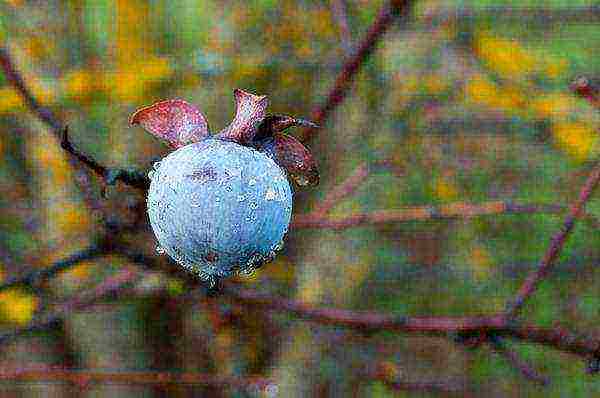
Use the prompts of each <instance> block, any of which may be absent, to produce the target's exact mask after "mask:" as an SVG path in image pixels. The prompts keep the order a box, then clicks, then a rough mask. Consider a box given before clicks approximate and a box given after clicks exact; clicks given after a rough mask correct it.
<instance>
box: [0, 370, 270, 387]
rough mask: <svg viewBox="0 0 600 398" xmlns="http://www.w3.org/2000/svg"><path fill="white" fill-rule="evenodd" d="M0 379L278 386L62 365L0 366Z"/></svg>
mask: <svg viewBox="0 0 600 398" xmlns="http://www.w3.org/2000/svg"><path fill="white" fill-rule="evenodd" d="M0 380H2V381H18V382H65V383H71V384H74V385H76V386H79V387H82V388H84V387H88V386H89V385H90V384H92V383H102V384H138V385H165V384H189V385H206V386H214V387H222V388H231V387H234V388H239V389H252V390H260V391H262V390H265V389H267V388H269V387H271V386H275V384H273V383H272V382H271V381H269V380H266V379H264V378H262V377H245V378H241V377H222V376H219V375H211V374H203V373H192V372H188V373H173V372H152V371H149V372H136V371H130V370H123V371H114V372H102V371H91V370H83V369H64V368H61V367H50V368H48V367H43V368H38V369H36V368H32V367H25V368H17V369H8V368H0Z"/></svg>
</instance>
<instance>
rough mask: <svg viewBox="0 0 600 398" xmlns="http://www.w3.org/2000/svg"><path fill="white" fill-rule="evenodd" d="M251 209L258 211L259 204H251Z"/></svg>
mask: <svg viewBox="0 0 600 398" xmlns="http://www.w3.org/2000/svg"><path fill="white" fill-rule="evenodd" d="M250 208H251V209H252V210H256V209H258V204H257V203H256V202H252V203H250Z"/></svg>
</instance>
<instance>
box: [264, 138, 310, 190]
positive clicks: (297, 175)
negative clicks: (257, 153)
mask: <svg viewBox="0 0 600 398" xmlns="http://www.w3.org/2000/svg"><path fill="white" fill-rule="evenodd" d="M259 149H261V150H263V151H265V152H268V153H270V154H271V155H272V156H273V157H274V158H275V161H276V162H277V164H278V165H279V166H281V167H283V168H284V169H285V170H286V171H287V173H288V175H289V176H290V177H291V178H292V179H294V181H296V183H297V184H298V185H301V186H305V185H313V186H314V185H317V184H319V171H318V169H317V162H316V161H315V159H314V158H313V156H312V154H311V153H310V151H309V150H308V149H307V148H306V147H305V146H304V145H302V143H301V142H300V141H298V140H297V139H296V138H294V137H292V136H291V135H287V134H283V133H276V134H274V135H273V138H272V139H268V140H267V143H266V144H265V145H264V146H262V147H261V148H259Z"/></svg>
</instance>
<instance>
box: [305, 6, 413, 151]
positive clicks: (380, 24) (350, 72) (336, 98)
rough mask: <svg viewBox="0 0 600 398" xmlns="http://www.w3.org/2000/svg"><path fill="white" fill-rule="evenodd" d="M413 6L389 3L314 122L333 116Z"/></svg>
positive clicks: (308, 136)
mask: <svg viewBox="0 0 600 398" xmlns="http://www.w3.org/2000/svg"><path fill="white" fill-rule="evenodd" d="M413 4H414V0H391V1H388V2H386V4H385V5H384V6H383V8H382V9H381V11H380V12H379V14H378V15H377V18H376V19H375V21H374V22H373V24H372V25H371V27H370V28H369V30H368V31H367V33H366V34H365V36H364V38H363V39H362V41H361V42H360V44H359V45H358V47H357V48H356V51H355V52H354V54H353V55H352V56H351V57H349V58H348V59H347V60H346V62H345V63H344V66H343V67H342V71H341V72H340V73H339V75H338V77H337V79H336V80H335V83H334V85H333V88H332V89H331V91H330V92H329V95H328V96H327V98H326V100H325V102H324V103H323V104H321V105H320V106H319V107H317V109H316V110H315V111H314V112H313V113H312V116H311V120H313V121H314V122H315V123H316V124H318V125H321V126H322V125H323V124H324V123H323V122H324V121H325V120H326V119H327V118H328V117H329V115H330V114H331V112H332V111H333V110H334V109H335V108H336V107H337V106H338V105H339V104H340V103H341V102H342V101H343V100H344V98H345V97H346V94H347V93H348V89H349V88H350V84H351V83H352V80H353V79H354V76H356V74H357V72H358V71H359V70H360V68H361V66H362V65H363V63H364V62H365V61H366V60H367V58H369V56H370V55H371V54H372V53H373V51H374V50H375V46H376V44H377V42H378V41H379V39H381V37H382V36H383V34H384V33H385V32H387V30H388V29H389V28H390V26H391V24H392V22H393V21H394V20H395V19H396V18H397V17H404V16H406V15H407V14H408V12H409V10H410V8H411V7H412V5H413ZM316 133H317V129H314V128H308V129H306V130H304V131H303V132H302V134H301V136H300V141H302V142H306V141H309V140H310V139H311V138H312V137H313V136H314V135H315V134H316Z"/></svg>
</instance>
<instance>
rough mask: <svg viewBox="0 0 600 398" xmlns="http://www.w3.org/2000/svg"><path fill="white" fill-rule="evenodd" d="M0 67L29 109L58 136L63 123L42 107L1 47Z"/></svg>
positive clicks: (6, 52)
mask: <svg viewBox="0 0 600 398" xmlns="http://www.w3.org/2000/svg"><path fill="white" fill-rule="evenodd" d="M0 66H1V67H2V69H3V70H4V74H5V76H6V80H8V81H9V82H10V83H11V84H12V85H13V87H14V88H15V89H17V91H18V92H19V93H20V94H21V96H22V97H23V99H24V100H25V103H26V104H27V106H28V107H29V109H31V110H32V111H33V113H35V114H36V115H37V116H38V117H39V118H40V119H41V120H42V121H43V122H44V123H46V124H47V125H48V126H50V127H51V128H52V129H53V130H54V131H53V132H54V134H55V135H57V134H58V131H60V130H61V128H62V123H61V122H60V121H59V120H58V118H57V117H56V116H54V114H53V113H52V111H50V109H48V108H46V107H44V106H42V104H40V103H39V102H38V101H37V99H36V98H35V97H34V96H33V94H32V93H31V91H30V90H29V88H27V84H26V83H25V79H23V76H21V74H20V73H19V71H17V68H15V65H14V63H13V62H12V58H11V57H10V55H9V53H8V50H7V49H6V48H2V47H0Z"/></svg>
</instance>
